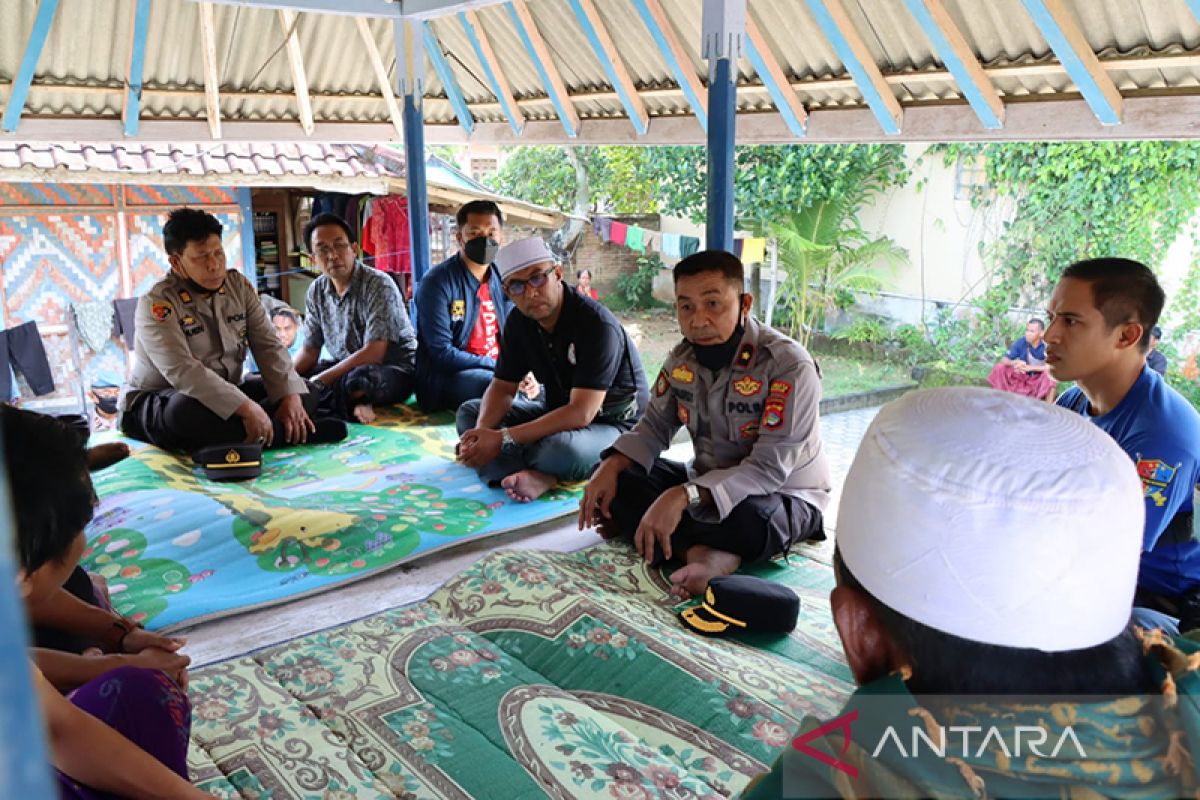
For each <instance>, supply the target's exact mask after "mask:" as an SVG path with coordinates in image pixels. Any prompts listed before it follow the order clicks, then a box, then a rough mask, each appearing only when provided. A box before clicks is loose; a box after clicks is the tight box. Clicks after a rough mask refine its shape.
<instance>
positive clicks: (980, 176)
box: [954, 156, 988, 200]
mask: <svg viewBox="0 0 1200 800" xmlns="http://www.w3.org/2000/svg"><path fill="white" fill-rule="evenodd" d="M987 188H988V182H987V170H986V163H985V161H984V158H983V156H961V157H959V159H958V163H957V164H956V165H955V169H954V199H955V200H970V199H972V198H973V197H976V196H977V195H979V194H980V193H985V192H986V191H987Z"/></svg>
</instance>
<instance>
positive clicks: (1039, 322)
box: [1025, 317, 1046, 330]
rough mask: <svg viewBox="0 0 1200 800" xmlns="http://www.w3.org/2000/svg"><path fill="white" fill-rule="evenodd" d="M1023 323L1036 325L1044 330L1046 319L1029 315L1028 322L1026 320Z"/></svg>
mask: <svg viewBox="0 0 1200 800" xmlns="http://www.w3.org/2000/svg"><path fill="white" fill-rule="evenodd" d="M1025 324H1026V325H1037V326H1038V327H1039V328H1041V329H1042V330H1046V321H1045V320H1043V319H1041V318H1039V317H1030V318H1029V322H1026V323H1025Z"/></svg>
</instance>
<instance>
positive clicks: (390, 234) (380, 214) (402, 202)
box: [363, 195, 412, 273]
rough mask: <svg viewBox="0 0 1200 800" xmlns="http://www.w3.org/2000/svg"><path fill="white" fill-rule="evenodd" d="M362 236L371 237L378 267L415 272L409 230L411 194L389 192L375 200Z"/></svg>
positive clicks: (397, 271)
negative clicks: (389, 193) (409, 196)
mask: <svg viewBox="0 0 1200 800" xmlns="http://www.w3.org/2000/svg"><path fill="white" fill-rule="evenodd" d="M363 238H364V239H366V238H369V239H371V244H372V248H373V250H374V252H375V269H378V270H382V271H383V272H391V273H411V272H412V246H411V245H410V244H409V232H408V198H407V197H403V196H398V195H388V196H387V197H380V198H378V199H376V200H375V202H374V203H373V204H372V206H371V218H370V219H369V220H368V221H367V229H366V231H365V232H364V235H363Z"/></svg>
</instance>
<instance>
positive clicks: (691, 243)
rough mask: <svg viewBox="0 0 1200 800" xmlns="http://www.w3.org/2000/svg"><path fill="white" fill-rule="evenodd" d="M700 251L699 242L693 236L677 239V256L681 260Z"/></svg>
mask: <svg viewBox="0 0 1200 800" xmlns="http://www.w3.org/2000/svg"><path fill="white" fill-rule="evenodd" d="M699 251H700V240H699V239H697V238H696V237H695V236H681V237H679V255H681V256H682V257H683V258H687V257H688V256H691V255H695V254H696V253H697V252H699Z"/></svg>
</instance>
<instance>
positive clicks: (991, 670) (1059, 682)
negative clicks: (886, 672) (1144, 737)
mask: <svg viewBox="0 0 1200 800" xmlns="http://www.w3.org/2000/svg"><path fill="white" fill-rule="evenodd" d="M833 569H834V574H835V575H836V576H837V578H838V582H839V583H840V584H841V585H843V586H846V587H849V588H851V589H855V590H857V591H859V592H861V593H862V594H864V595H866V596H867V597H868V598H869V600H870V602H871V603H872V605H874V607H875V610H876V612H877V613H878V615H879V618H880V620H881V621H882V623H883V626H884V628H885V629H886V630H887V632H888V633H889V634H891V636H892V638H893V639H894V641H895V643H896V645H897V646H898V647H899V648H900V650H901V651H903V652H904V653H905V654H906V655H907V656H908V658H909V659H910V666H911V667H912V677H911V678H910V679H909V680H908V688H909V689H910V690H911V691H912V692H913V693H915V694H929V695H936V694H945V695H963V694H1003V695H1018V694H1025V695H1092V696H1105V697H1125V696H1128V695H1134V694H1142V693H1145V692H1148V691H1150V690H1151V681H1150V678H1149V676H1148V675H1147V673H1146V670H1145V668H1144V666H1143V664H1142V646H1141V643H1139V642H1138V640H1137V636H1136V635H1135V634H1134V632H1133V629H1132V628H1131V627H1129V626H1126V628H1125V630H1123V631H1122V632H1121V633H1119V634H1117V636H1116V637H1114V638H1113V639H1111V640H1109V641H1107V642H1105V643H1103V644H1099V645H1096V646H1095V647H1087V648H1083V649H1081V650H1066V651H1063V652H1058V653H1048V652H1046V651H1044V650H1037V649H1034V648H1025V647H1004V646H1002V645H994V644H985V643H983V642H976V641H972V640H970V639H964V638H962V637H961V636H955V635H953V634H950V633H944V632H942V631H939V630H936V629H934V628H931V627H929V626H928V625H923V624H921V623H920V622H917V621H916V620H913V619H909V618H908V617H906V616H904V615H903V614H901V613H899V612H898V611H895V610H893V609H891V608H889V607H888V606H886V605H884V604H883V603H882V602H880V601H879V600H878V599H877V598H876V597H875V596H874V595H872V594H871V593H870V592H868V591H867V590H866V589H864V588H863V586H862V584H860V583H859V582H858V580H857V579H856V578H855V577H854V575H853V574H851V572H850V570H849V569H848V568H847V567H846V562H845V561H843V560H842V554H841V551H840V550H838V549H837V548H836V547H835V548H834V552H833ZM1030 624H1032V625H1036V624H1037V623H1036V621H1032V622H1030Z"/></svg>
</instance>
